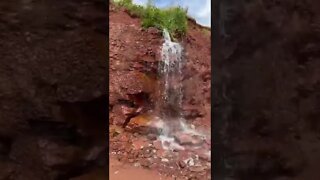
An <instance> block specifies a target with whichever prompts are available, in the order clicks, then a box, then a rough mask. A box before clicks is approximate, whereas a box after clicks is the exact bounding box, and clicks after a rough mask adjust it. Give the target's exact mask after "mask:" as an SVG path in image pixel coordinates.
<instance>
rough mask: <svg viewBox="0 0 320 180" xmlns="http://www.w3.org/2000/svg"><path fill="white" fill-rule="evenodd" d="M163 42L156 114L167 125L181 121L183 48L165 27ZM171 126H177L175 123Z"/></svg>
mask: <svg viewBox="0 0 320 180" xmlns="http://www.w3.org/2000/svg"><path fill="white" fill-rule="evenodd" d="M163 37H164V43H163V44H162V49H161V61H160V62H159V66H158V68H159V69H158V72H159V75H160V81H159V89H158V90H159V95H160V96H159V101H158V102H157V112H158V116H159V117H160V118H161V119H162V120H163V121H164V122H165V123H166V124H168V125H169V126H173V125H174V124H177V123H178V122H179V123H180V121H182V119H183V114H182V111H181V109H182V99H183V91H182V90H183V85H182V78H183V74H182V68H183V63H184V59H183V57H182V52H183V48H182V46H181V45H180V44H179V43H176V42H172V41H171V38H170V34H169V33H168V31H167V30H166V29H165V30H164V31H163ZM174 126H175V127H172V128H178V127H177V126H176V125H174Z"/></svg>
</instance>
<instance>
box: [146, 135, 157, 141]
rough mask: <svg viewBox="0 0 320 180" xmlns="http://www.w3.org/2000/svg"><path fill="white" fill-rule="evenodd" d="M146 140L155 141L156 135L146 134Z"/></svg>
mask: <svg viewBox="0 0 320 180" xmlns="http://www.w3.org/2000/svg"><path fill="white" fill-rule="evenodd" d="M147 138H148V139H149V140H151V141H154V140H157V135H156V134H148V136H147Z"/></svg>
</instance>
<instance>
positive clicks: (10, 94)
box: [0, 0, 107, 180]
mask: <svg viewBox="0 0 320 180" xmlns="http://www.w3.org/2000/svg"><path fill="white" fill-rule="evenodd" d="M106 7H107V4H106V3H104V1H100V0H93V1H92V0H90V1H89V0H80V1H75V0H70V1H65V2H60V1H49V0H44V1H16V0H13V1H3V2H1V3H0V14H1V16H0V57H1V66H0V112H1V113H0V179H5V180H7V179H14V180H19V179H21V180H43V179H47V180H51V179H70V178H72V177H77V176H80V175H82V174H86V173H88V172H89V171H91V170H92V169H99V168H104V169H105V167H106V158H105V157H106V154H105V151H106V147H105V146H106V144H105V139H106V135H105V133H104V132H105V131H106V129H107V124H106V123H105V122H106V119H107V117H106V108H107V107H106V104H107V102H106V99H107V95H106V88H107V84H106V82H107V71H106V69H107V63H106V51H107V48H106V43H107V41H106V33H105V32H106V27H107V23H106V19H107V15H106ZM104 177H106V176H104Z"/></svg>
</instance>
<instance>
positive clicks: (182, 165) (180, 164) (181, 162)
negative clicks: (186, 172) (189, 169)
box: [178, 160, 187, 168]
mask: <svg viewBox="0 0 320 180" xmlns="http://www.w3.org/2000/svg"><path fill="white" fill-rule="evenodd" d="M178 166H179V167H180V168H185V167H186V166H187V164H186V163H185V162H184V161H181V160H180V161H179V162H178Z"/></svg>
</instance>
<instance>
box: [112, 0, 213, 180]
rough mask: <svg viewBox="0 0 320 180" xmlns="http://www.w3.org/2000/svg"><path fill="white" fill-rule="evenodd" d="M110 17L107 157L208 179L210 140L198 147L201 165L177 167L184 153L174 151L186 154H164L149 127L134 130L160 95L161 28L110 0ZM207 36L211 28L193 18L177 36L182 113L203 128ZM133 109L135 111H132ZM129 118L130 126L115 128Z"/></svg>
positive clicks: (208, 64)
mask: <svg viewBox="0 0 320 180" xmlns="http://www.w3.org/2000/svg"><path fill="white" fill-rule="evenodd" d="M109 18H110V22H109V28H110V41H109V53H110V63H109V65H110V66H109V78H110V79H109V80H110V84H109V92H110V94H109V100H110V101H109V114H110V118H109V124H110V134H109V135H110V153H111V154H110V156H115V157H116V158H118V159H119V160H120V161H122V162H126V163H132V164H137V163H138V164H141V166H143V167H147V168H150V169H153V170H156V171H159V172H160V173H162V174H165V175H169V176H170V177H171V176H175V177H180V178H183V177H184V178H189V177H195V178H198V179H207V178H208V176H210V168H211V167H210V163H209V161H210V160H209V159H208V158H207V157H206V155H205V153H207V151H209V150H210V139H207V143H206V144H205V145H204V147H205V148H204V149H205V151H204V152H201V153H202V155H203V156H202V157H204V159H205V160H202V161H204V163H206V164H205V165H203V166H201V167H200V169H199V168H198V169H196V170H195V169H193V170H189V168H188V167H186V166H187V165H186V166H183V165H182V166H183V168H181V167H180V166H177V163H178V162H179V161H180V163H181V162H182V163H184V162H183V160H185V159H187V158H188V156H189V155H188V154H187V153H176V154H180V155H182V154H184V155H182V156H181V157H180V156H179V157H177V159H175V158H173V157H171V158H170V157H166V155H165V154H166V152H165V151H164V149H163V148H162V147H161V142H159V141H158V140H157V136H156V135H155V134H153V132H150V129H151V130H152V128H150V129H149V130H148V129H144V128H142V129H134V127H136V125H137V126H138V127H139V126H140V127H142V126H145V125H146V122H149V121H151V120H152V118H153V116H152V113H148V111H152V110H155V108H156V103H157V101H158V98H159V97H158V90H159V88H158V85H159V83H158V81H159V73H158V65H159V63H161V62H160V61H161V47H162V44H163V42H164V39H163V36H162V32H161V31H159V30H157V29H155V28H148V29H143V28H142V27H141V21H140V19H139V18H136V17H131V16H130V15H129V14H128V13H127V11H126V10H125V9H122V8H116V7H114V6H113V5H111V6H110V13H109ZM210 39H211V34H210V31H209V30H208V29H206V28H203V27H200V26H199V25H197V24H196V23H195V22H194V21H191V20H190V21H189V22H188V33H187V35H186V37H184V38H183V39H180V42H181V45H182V46H183V48H184V53H183V54H184V55H183V56H184V57H183V58H184V60H183V61H184V68H183V76H184V77H183V80H182V83H183V92H184V98H183V106H182V109H183V114H184V117H185V118H186V120H187V122H188V124H193V125H194V126H195V127H197V128H200V129H201V128H202V129H204V130H205V131H206V132H210V124H211V117H210V116H211V115H210V114H211V107H210V106H211V98H210V96H211V95H210V90H211V52H210V51H211V47H210V42H211V40H210ZM141 109H142V110H141ZM137 111H139V113H136V114H135V112H137ZM132 114H134V116H132ZM130 118H131V121H130V122H129V124H128V126H129V128H126V129H125V130H124V129H121V128H119V127H121V126H122V125H123V124H124V123H125V121H126V120H128V119H130ZM148 131H149V132H148ZM159 143H160V144H159ZM148 144H149V145H150V146H148ZM140 147H141V149H140ZM154 157H155V158H154ZM162 160H163V161H162ZM167 161H168V162H167ZM170 166H171V167H172V168H169V167H170ZM192 168H194V167H192ZM192 168H191V169H192Z"/></svg>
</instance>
